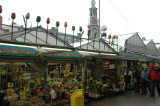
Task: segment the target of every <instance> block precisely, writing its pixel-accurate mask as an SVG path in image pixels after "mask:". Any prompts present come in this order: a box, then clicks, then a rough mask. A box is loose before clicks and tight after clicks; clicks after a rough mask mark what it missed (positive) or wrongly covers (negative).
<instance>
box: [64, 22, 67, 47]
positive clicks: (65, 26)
mask: <svg viewBox="0 0 160 106" xmlns="http://www.w3.org/2000/svg"><path fill="white" fill-rule="evenodd" d="M64 28H65V37H64V46H65V44H66V28H67V22H65V23H64Z"/></svg>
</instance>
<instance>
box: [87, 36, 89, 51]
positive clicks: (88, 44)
mask: <svg viewBox="0 0 160 106" xmlns="http://www.w3.org/2000/svg"><path fill="white" fill-rule="evenodd" d="M88 45H89V38H88V44H87V50H88Z"/></svg>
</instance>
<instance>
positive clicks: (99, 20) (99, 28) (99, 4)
mask: <svg viewBox="0 0 160 106" xmlns="http://www.w3.org/2000/svg"><path fill="white" fill-rule="evenodd" d="M100 32H101V31H100V0H99V37H100Z"/></svg>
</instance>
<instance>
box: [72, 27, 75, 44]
mask: <svg viewBox="0 0 160 106" xmlns="http://www.w3.org/2000/svg"><path fill="white" fill-rule="evenodd" d="M72 31H73V46H74V31H75V26H72Z"/></svg>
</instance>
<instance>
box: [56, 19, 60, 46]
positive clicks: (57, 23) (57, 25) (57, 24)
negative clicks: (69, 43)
mask: <svg viewBox="0 0 160 106" xmlns="http://www.w3.org/2000/svg"><path fill="white" fill-rule="evenodd" d="M59 25H60V23H59V21H57V22H56V30H57V31H56V45H57V36H58V27H59Z"/></svg>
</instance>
